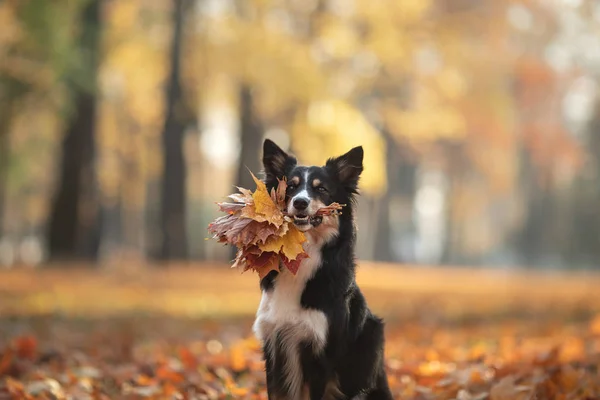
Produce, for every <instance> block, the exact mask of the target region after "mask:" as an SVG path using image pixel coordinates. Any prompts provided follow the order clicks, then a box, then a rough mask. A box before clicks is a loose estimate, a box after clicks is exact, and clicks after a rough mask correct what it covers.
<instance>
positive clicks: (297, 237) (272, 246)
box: [259, 225, 306, 260]
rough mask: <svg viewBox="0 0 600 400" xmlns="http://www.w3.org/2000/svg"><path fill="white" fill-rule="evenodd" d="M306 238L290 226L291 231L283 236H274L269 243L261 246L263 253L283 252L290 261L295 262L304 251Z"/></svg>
mask: <svg viewBox="0 0 600 400" xmlns="http://www.w3.org/2000/svg"><path fill="white" fill-rule="evenodd" d="M305 241H306V237H305V236H304V234H303V233H302V232H300V231H299V230H298V229H297V228H296V227H295V226H293V225H290V227H289V230H288V231H287V233H286V234H285V235H283V236H272V237H271V238H270V239H269V240H267V243H265V244H264V245H259V247H260V249H261V250H262V251H263V252H267V251H272V252H274V253H278V252H280V251H281V252H282V253H283V254H284V255H285V256H286V257H287V258H288V259H289V260H295V259H296V257H298V255H299V254H301V253H302V252H303V251H304V250H303V248H302V243H304V242H305Z"/></svg>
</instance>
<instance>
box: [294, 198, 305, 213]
mask: <svg viewBox="0 0 600 400" xmlns="http://www.w3.org/2000/svg"><path fill="white" fill-rule="evenodd" d="M294 208H295V209H296V210H299V211H302V210H306V209H307V208H308V199H305V198H304V197H300V198H299V199H295V200H294Z"/></svg>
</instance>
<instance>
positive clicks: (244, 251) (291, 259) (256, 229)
mask: <svg viewBox="0 0 600 400" xmlns="http://www.w3.org/2000/svg"><path fill="white" fill-rule="evenodd" d="M251 174H252V173H251ZM252 178H253V179H254V182H256V190H255V191H254V193H252V192H251V191H250V190H248V189H244V188H238V190H239V191H240V193H234V194H232V195H230V196H229V198H230V199H231V200H233V202H224V203H218V205H219V209H220V210H221V211H223V212H226V213H227V215H225V216H222V217H219V218H217V219H216V220H215V221H214V222H213V223H211V224H210V225H209V226H208V230H209V232H211V233H212V234H214V237H215V238H216V239H217V240H218V241H219V242H222V243H226V244H230V245H234V246H237V247H238V252H237V256H236V259H235V262H234V264H233V267H240V268H242V269H243V271H247V270H248V269H253V270H255V271H256V272H258V274H259V276H260V278H263V277H264V276H266V275H267V274H268V273H269V272H270V271H273V270H278V269H279V265H280V260H281V262H282V263H283V265H285V267H286V268H287V269H288V270H289V271H290V272H291V273H292V274H294V275H295V274H296V273H297V272H298V268H299V267H300V263H301V261H302V260H303V259H305V258H307V257H308V255H307V254H306V252H305V251H304V249H303V246H302V244H303V243H304V242H305V241H306V237H305V236H304V234H303V233H302V232H301V231H299V230H298V229H297V228H296V227H295V225H294V222H293V219H292V218H291V217H290V216H288V215H286V213H285V206H286V204H285V196H286V189H287V183H286V181H285V179H284V180H279V183H278V186H277V189H275V188H273V189H272V190H271V193H270V194H269V192H268V190H267V187H266V185H265V183H264V182H262V181H261V180H260V179H258V178H257V177H256V176H254V174H252ZM339 209H341V205H339V204H337V203H333V204H331V205H329V206H327V207H324V208H322V209H320V210H319V211H318V212H317V215H320V216H323V215H328V214H333V213H336V212H338V210H339Z"/></svg>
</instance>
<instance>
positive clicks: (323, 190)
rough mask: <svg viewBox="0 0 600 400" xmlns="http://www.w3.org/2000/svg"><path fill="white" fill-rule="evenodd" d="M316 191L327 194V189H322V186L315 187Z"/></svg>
mask: <svg viewBox="0 0 600 400" xmlns="http://www.w3.org/2000/svg"><path fill="white" fill-rule="evenodd" d="M317 190H318V191H319V192H321V193H325V192H327V189H325V187H324V186H319V187H317Z"/></svg>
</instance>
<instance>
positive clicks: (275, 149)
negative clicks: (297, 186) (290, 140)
mask: <svg viewBox="0 0 600 400" xmlns="http://www.w3.org/2000/svg"><path fill="white" fill-rule="evenodd" d="M262 162H263V166H264V168H265V175H266V179H267V180H274V179H276V178H282V177H283V176H285V175H287V173H288V172H289V171H290V170H291V169H292V168H294V166H295V165H296V162H297V161H296V158H295V157H293V156H290V155H289V154H288V153H286V152H285V151H283V150H282V149H281V148H280V147H279V146H277V145H276V144H275V142H273V141H272V140H270V139H265V142H264V143H263V158H262Z"/></svg>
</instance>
